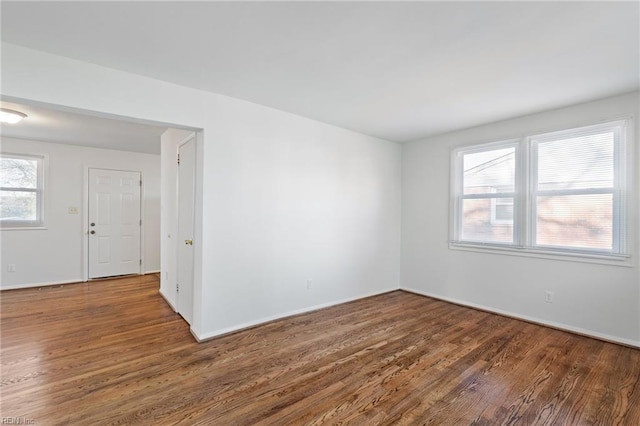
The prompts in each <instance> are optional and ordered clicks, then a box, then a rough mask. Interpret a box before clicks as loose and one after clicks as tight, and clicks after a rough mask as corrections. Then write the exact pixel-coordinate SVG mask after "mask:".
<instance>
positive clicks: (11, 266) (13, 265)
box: [7, 263, 16, 272]
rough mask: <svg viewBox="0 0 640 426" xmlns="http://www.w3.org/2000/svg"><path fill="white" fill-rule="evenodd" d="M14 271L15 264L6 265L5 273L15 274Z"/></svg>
mask: <svg viewBox="0 0 640 426" xmlns="http://www.w3.org/2000/svg"><path fill="white" fill-rule="evenodd" d="M15 271H16V264H15V263H9V264H8V265H7V272H15Z"/></svg>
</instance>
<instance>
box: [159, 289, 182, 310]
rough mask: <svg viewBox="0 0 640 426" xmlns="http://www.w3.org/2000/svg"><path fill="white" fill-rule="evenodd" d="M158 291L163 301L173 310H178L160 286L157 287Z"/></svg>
mask: <svg viewBox="0 0 640 426" xmlns="http://www.w3.org/2000/svg"><path fill="white" fill-rule="evenodd" d="M158 293H160V296H162V298H163V299H164V301H165V302H167V304H168V305H169V306H170V307H171V309H172V310H173V312H176V313H177V312H178V308H177V307H176V305H174V304H173V302H172V301H171V299H170V298H168V297H167V295H166V294H164V292H163V291H162V288H160V289H158Z"/></svg>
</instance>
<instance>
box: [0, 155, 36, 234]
mask: <svg viewBox="0 0 640 426" xmlns="http://www.w3.org/2000/svg"><path fill="white" fill-rule="evenodd" d="M43 162H44V158H43V157H42V156H32V155H18V154H0V224H1V225H2V227H3V228H13V227H15V228H18V227H34V226H42V225H43V224H44V222H43V215H42V211H43Z"/></svg>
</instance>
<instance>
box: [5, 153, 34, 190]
mask: <svg viewBox="0 0 640 426" xmlns="http://www.w3.org/2000/svg"><path fill="white" fill-rule="evenodd" d="M0 186H2V187H5V188H34V189H35V188H37V187H38V160H36V159H33V160H31V159H25V158H10V157H0Z"/></svg>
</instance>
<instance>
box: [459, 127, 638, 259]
mask: <svg viewBox="0 0 640 426" xmlns="http://www.w3.org/2000/svg"><path fill="white" fill-rule="evenodd" d="M632 120H633V118H632V117H630V116H627V117H622V118H616V119H612V120H606V121H602V122H599V123H596V124H593V123H591V124H586V125H584V124H583V125H579V126H571V127H564V128H562V129H560V130H551V131H547V132H538V133H535V134H529V135H523V136H522V137H519V138H516V139H507V140H503V141H497V142H489V143H478V144H472V145H465V146H459V147H453V148H452V150H451V176H450V181H451V184H450V188H451V189H450V190H451V201H450V216H449V217H450V240H449V247H450V248H451V249H461V250H471V251H481V252H495V253H502V254H510V255H523V256H530V257H543V258H552V259H561V260H574V261H582V262H594V263H605V264H614V265H623V266H632V265H631V263H630V262H629V259H630V258H631V254H630V252H629V250H630V245H629V244H628V242H627V236H628V235H632V229H631V225H632V224H631V223H630V222H629V221H628V220H627V216H628V213H627V209H628V208H629V205H630V204H632V203H633V202H634V201H633V200H627V198H628V197H629V196H630V194H632V190H631V188H630V186H631V185H632V182H633V180H632V176H631V173H632V167H631V166H632V164H631V161H632V159H631V158H630V156H627V154H628V153H629V152H630V151H631V150H632V148H633V145H632V144H633V137H632V129H633V121H632ZM612 127H613V128H618V129H619V132H618V134H617V135H616V137H615V139H614V156H613V162H614V164H613V165H614V184H613V188H611V189H610V190H609V189H608V188H607V189H602V190H600V189H599V190H596V191H592V190H579V189H576V190H572V191H565V192H575V193H578V192H581V191H583V192H584V193H594V192H596V193H607V194H608V193H611V194H612V195H613V201H612V208H613V217H612V238H613V243H612V249H611V250H600V249H591V248H578V247H561V246H552V245H542V244H538V243H537V241H536V234H535V232H536V214H537V211H536V209H537V203H536V200H537V199H536V197H537V196H538V194H539V193H540V192H541V191H538V190H537V188H536V187H535V185H537V182H538V181H537V179H538V176H537V161H538V158H537V151H536V149H537V145H538V144H539V143H540V142H542V141H550V140H557V139H559V138H560V137H563V136H564V137H566V136H582V135H586V134H593V133H597V132H598V131H599V130H600V131H601V130H603V129H607V128H612ZM514 145H515V146H516V147H517V148H516V151H515V156H516V160H515V195H514V205H513V243H500V242H491V241H474V240H463V239H461V234H462V223H463V222H462V221H463V210H462V209H463V206H462V201H463V199H464V193H463V191H464V189H463V185H464V170H463V167H462V163H463V158H464V155H467V154H473V153H477V152H485V151H491V150H497V149H501V148H507V147H509V146H514ZM544 192H545V193H546V192H552V191H551V190H549V191H544ZM568 195H574V194H573V193H572V194H568ZM493 200H496V198H494V199H492V206H491V207H492V209H491V210H492V211H491V220H492V223H493V207H494V205H493Z"/></svg>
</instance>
